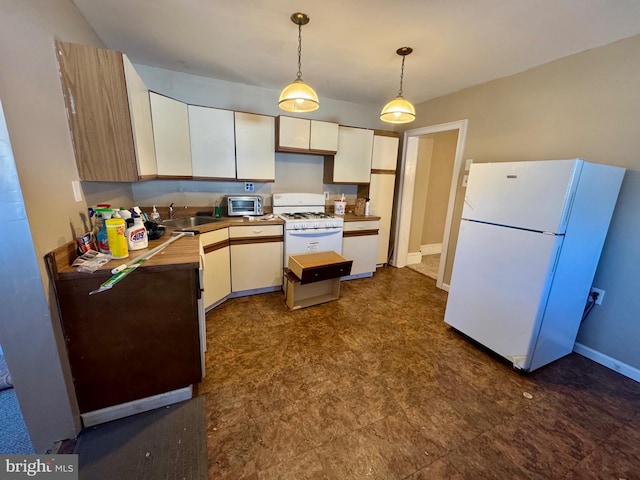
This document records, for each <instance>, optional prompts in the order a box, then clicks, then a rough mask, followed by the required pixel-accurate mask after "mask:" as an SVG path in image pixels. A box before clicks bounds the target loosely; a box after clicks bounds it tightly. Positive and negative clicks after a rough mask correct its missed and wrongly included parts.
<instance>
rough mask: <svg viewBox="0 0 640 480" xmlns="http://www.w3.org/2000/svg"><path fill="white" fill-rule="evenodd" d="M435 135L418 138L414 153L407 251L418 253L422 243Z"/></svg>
mask: <svg viewBox="0 0 640 480" xmlns="http://www.w3.org/2000/svg"><path fill="white" fill-rule="evenodd" d="M434 143H435V135H428V136H426V137H422V138H420V139H419V140H418V153H417V155H416V157H417V158H416V181H415V188H414V190H413V206H412V208H411V227H410V230H409V253H418V252H419V251H420V245H421V244H422V229H423V226H424V217H425V210H426V208H427V193H428V191H427V189H428V185H429V176H430V175H429V174H430V172H431V160H432V158H433V147H434Z"/></svg>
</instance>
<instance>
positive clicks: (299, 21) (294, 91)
mask: <svg viewBox="0 0 640 480" xmlns="http://www.w3.org/2000/svg"><path fill="white" fill-rule="evenodd" d="M291 21H292V22H293V23H295V24H296V25H298V74H297V75H296V79H295V80H294V81H293V82H292V83H290V84H289V85H287V86H286V87H284V90H282V93H281V94H280V100H279V101H278V106H279V107H280V108H281V109H282V110H284V111H286V112H312V111H314V110H317V109H318V107H319V106H320V102H319V101H318V95H316V92H314V90H313V88H311V87H310V86H309V85H307V84H306V83H304V82H303V81H302V71H301V67H300V66H301V62H300V57H301V56H302V25H306V24H307V23H309V17H308V16H307V15H305V14H304V13H294V14H293V15H291Z"/></svg>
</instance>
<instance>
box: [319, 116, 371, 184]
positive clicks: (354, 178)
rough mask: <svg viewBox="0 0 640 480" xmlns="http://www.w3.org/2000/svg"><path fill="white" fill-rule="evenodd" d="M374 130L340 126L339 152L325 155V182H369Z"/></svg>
mask: <svg viewBox="0 0 640 480" xmlns="http://www.w3.org/2000/svg"><path fill="white" fill-rule="evenodd" d="M372 149H373V130H367V129H364V128H354V127H343V126H340V128H339V135H338V152H337V153H336V154H335V156H333V157H325V172H324V183H347V184H362V183H369V177H370V175H371V153H372Z"/></svg>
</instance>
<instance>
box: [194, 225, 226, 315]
mask: <svg viewBox="0 0 640 480" xmlns="http://www.w3.org/2000/svg"><path fill="white" fill-rule="evenodd" d="M200 241H201V243H202V247H203V250H204V275H203V277H204V305H205V309H209V308H211V306H213V305H215V304H216V303H218V302H219V301H220V300H222V299H223V298H225V297H226V296H228V295H229V294H230V293H231V263H230V256H229V229H228V228H224V229H220V230H214V231H212V232H207V233H203V234H201V235H200Z"/></svg>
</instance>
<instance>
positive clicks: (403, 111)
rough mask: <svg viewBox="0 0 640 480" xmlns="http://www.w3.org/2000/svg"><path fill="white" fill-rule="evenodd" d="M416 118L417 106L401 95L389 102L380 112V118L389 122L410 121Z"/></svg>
mask: <svg viewBox="0 0 640 480" xmlns="http://www.w3.org/2000/svg"><path fill="white" fill-rule="evenodd" d="M415 119H416V109H415V107H414V106H413V105H411V102H409V101H408V100H405V99H404V98H403V97H402V96H400V95H398V96H397V97H396V98H394V99H393V100H391V101H390V102H389V103H387V104H386V105H385V106H384V108H383V109H382V113H380V120H382V121H384V122H387V123H409V122H413V121H414V120H415Z"/></svg>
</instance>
